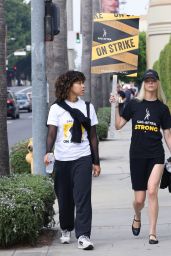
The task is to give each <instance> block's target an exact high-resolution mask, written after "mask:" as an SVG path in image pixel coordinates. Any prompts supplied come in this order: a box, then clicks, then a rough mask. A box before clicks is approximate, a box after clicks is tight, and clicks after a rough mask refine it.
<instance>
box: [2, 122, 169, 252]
mask: <svg viewBox="0 0 171 256" xmlns="http://www.w3.org/2000/svg"><path fill="white" fill-rule="evenodd" d="M115 134H116V137H115V139H114V140H111V141H110V140H108V141H103V142H100V156H101V167H102V173H101V175H100V176H99V177H98V178H93V191H92V204H93V224H92V236H91V239H92V241H93V242H94V245H95V249H94V250H93V251H82V250H80V249H77V241H76V239H75V236H74V232H72V242H71V244H69V245H61V244H60V243H59V233H58V236H57V237H56V239H55V240H54V241H53V243H52V245H51V246H44V247H41V248H38V247H36V248H29V249H22V250H21V249H17V250H0V256H81V255H88V254H89V255H96V256H141V255H143V256H154V255H155V256H163V255H169V254H170V251H171V194H169V192H168V190H167V189H166V190H160V191H159V204H160V212H159V219H158V239H159V244H158V245H149V244H148V216H147V214H148V209H147V205H146V207H145V208H144V210H143V212H142V228H141V233H140V235H139V236H138V237H134V236H133V235H132V232H131V225H132V219H133V209H132V199H133V192H132V190H131V183H130V175H129V162H128V155H129V154H128V152H129V144H130V125H127V126H126V127H124V128H123V130H121V131H116V132H115ZM166 156H168V154H166ZM56 212H58V209H57V207H56Z"/></svg>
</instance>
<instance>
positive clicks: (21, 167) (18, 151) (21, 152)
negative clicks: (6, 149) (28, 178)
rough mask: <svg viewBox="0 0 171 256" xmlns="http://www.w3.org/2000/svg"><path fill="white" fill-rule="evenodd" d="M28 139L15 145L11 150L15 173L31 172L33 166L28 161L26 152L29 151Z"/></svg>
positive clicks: (11, 162) (11, 163) (11, 164)
mask: <svg viewBox="0 0 171 256" xmlns="http://www.w3.org/2000/svg"><path fill="white" fill-rule="evenodd" d="M28 142H29V141H28V140H25V141H22V142H20V143H17V144H16V145H14V146H13V147H12V149H11V152H10V167H11V172H13V173H30V172H31V166H30V164H28V163H27V162H26V159H25V158H26V154H27V153H28V150H27V145H28Z"/></svg>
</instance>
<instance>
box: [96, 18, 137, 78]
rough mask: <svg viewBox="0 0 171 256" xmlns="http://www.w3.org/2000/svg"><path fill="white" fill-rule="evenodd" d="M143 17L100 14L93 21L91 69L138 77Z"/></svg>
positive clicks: (97, 71) (99, 72)
mask: <svg viewBox="0 0 171 256" xmlns="http://www.w3.org/2000/svg"><path fill="white" fill-rule="evenodd" d="M138 45H139V17H138V16H131V15H125V14H117V13H97V14H96V15H95V16H94V22H93V42H92V59H91V72H92V73H94V74H103V73H114V74H125V75H129V76H136V73H137V66H138Z"/></svg>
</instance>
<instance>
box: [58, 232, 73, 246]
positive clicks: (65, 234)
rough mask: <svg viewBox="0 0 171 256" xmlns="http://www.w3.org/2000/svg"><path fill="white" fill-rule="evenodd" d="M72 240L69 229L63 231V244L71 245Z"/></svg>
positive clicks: (61, 239)
mask: <svg viewBox="0 0 171 256" xmlns="http://www.w3.org/2000/svg"><path fill="white" fill-rule="evenodd" d="M70 239H71V232H70V231H68V230H67V229H65V230H61V237H60V241H61V244H69V243H70Z"/></svg>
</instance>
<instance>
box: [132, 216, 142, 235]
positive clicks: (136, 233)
mask: <svg viewBox="0 0 171 256" xmlns="http://www.w3.org/2000/svg"><path fill="white" fill-rule="evenodd" d="M134 221H135V222H139V223H140V226H139V228H135V227H134ZM140 230H141V220H136V219H135V217H134V219H133V223H132V233H133V235H134V236H138V235H139V233H140Z"/></svg>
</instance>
